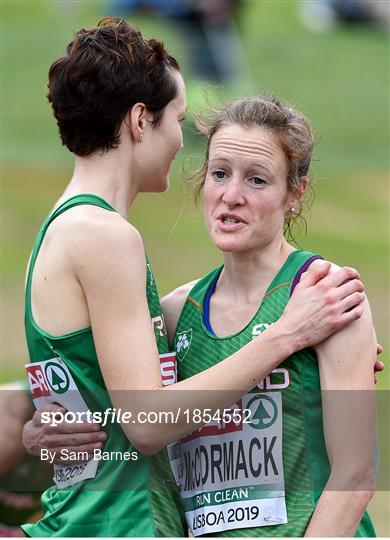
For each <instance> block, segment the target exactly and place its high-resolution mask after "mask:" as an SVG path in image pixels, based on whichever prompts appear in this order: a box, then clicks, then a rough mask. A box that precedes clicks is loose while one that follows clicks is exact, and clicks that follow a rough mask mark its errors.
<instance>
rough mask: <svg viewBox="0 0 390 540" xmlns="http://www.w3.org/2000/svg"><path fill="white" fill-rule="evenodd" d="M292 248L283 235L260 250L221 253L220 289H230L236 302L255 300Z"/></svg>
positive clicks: (262, 292)
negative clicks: (222, 257)
mask: <svg viewBox="0 0 390 540" xmlns="http://www.w3.org/2000/svg"><path fill="white" fill-rule="evenodd" d="M292 251H294V248H293V247H292V246H290V244H288V243H287V241H286V240H285V239H284V238H281V239H278V241H275V242H273V243H272V244H269V245H268V246H265V247H264V248H262V249H261V250H256V251H254V250H253V251H249V252H236V253H224V269H223V272H222V274H221V277H220V279H219V280H218V288H219V289H220V291H221V292H222V291H229V295H230V296H231V297H233V298H235V300H236V301H239V302H240V303H242V302H243V301H247V302H251V301H258V299H259V295H260V296H263V295H264V293H265V291H266V289H267V287H268V286H269V284H270V283H271V281H272V280H273V278H274V277H275V275H276V274H277V272H278V271H279V270H280V268H281V267H282V266H283V264H284V263H285V261H286V259H287V257H288V256H289V254H290V253H291V252H292Z"/></svg>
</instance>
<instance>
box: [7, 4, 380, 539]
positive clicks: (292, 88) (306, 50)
mask: <svg viewBox="0 0 390 540" xmlns="http://www.w3.org/2000/svg"><path fill="white" fill-rule="evenodd" d="M209 1H213V0H209ZM298 7H299V6H298V3H297V2H295V1H292V0H291V1H288V2H285V1H283V2H281V1H277V0H274V1H268V2H266V1H247V2H246V1H243V2H242V3H241V6H240V11H239V18H238V29H239V33H240V36H241V41H242V47H243V50H244V51H245V55H246V58H247V62H248V65H249V66H250V77H249V79H250V80H248V81H247V82H246V83H245V81H244V83H243V84H242V85H241V93H242V88H245V87H246V88H247V92H246V93H254V92H256V91H261V90H265V91H270V92H272V93H274V94H276V95H277V96H279V97H282V98H284V99H287V100H288V101H290V102H291V103H292V104H294V105H296V106H297V107H298V108H300V109H302V110H303V112H304V113H305V114H306V115H307V116H308V117H309V118H310V119H311V120H312V122H313V124H314V127H315V131H316V134H317V138H318V140H319V144H318V146H317V149H316V152H315V160H314V163H313V169H312V172H313V176H314V178H315V191H316V200H315V203H314V205H313V208H312V210H311V211H310V212H309V213H308V216H307V221H308V234H307V236H306V237H304V236H300V237H298V241H299V244H300V245H301V246H302V247H304V248H307V249H310V250H315V251H319V252H321V253H322V254H323V255H324V257H326V258H328V259H330V260H332V261H334V262H336V263H338V264H340V265H343V264H348V265H351V266H355V267H356V268H358V269H359V270H360V272H361V275H362V278H363V280H364V283H365V286H366V292H367V294H368V296H369V299H370V301H371V305H372V310H373V315H374V320H375V326H376V331H377V335H378V341H379V342H380V343H382V345H383V346H384V347H385V352H384V354H383V359H384V361H385V362H386V363H387V359H388V345H389V344H388V329H389V289H388V278H389V266H388V265H389V256H388V255H389V253H388V239H389V221H388V210H389V177H388V158H389V153H388V148H389V132H388V121H389V97H388V96H389V94H388V92H389V79H388V76H389V58H388V34H387V33H386V32H385V31H384V30H380V29H378V28H376V27H373V26H363V25H355V26H353V27H347V26H342V25H335V26H334V27H332V28H331V29H329V30H328V31H327V32H324V33H314V32H311V31H310V30H308V29H307V28H305V27H304V26H303V24H302V22H301V19H300V18H299V17H298ZM1 13H2V59H1V60H2V70H1V77H2V102H1V105H2V144H1V152H2V163H3V166H2V206H1V214H2V232H3V234H2V267H1V268H2V296H3V303H2V326H1V331H2V340H1V342H2V345H1V347H2V348H1V360H2V361H1V381H2V382H5V381H9V380H12V379H14V378H16V377H20V376H23V375H24V374H23V365H24V363H25V362H26V360H27V352H26V347H25V344H24V332H23V295H24V292H23V281H24V272H25V267H26V263H27V259H28V256H29V252H30V249H31V246H32V243H33V240H34V237H35V235H36V233H37V231H38V228H39V226H40V224H41V222H42V220H43V218H44V217H45V215H46V214H47V213H48V212H49V210H50V208H51V207H52V205H53V204H54V202H55V200H56V199H57V198H58V197H59V195H60V194H61V192H62V190H63V189H64V186H65V185H66V183H67V181H68V180H69V178H70V176H71V172H72V156H71V155H70V154H69V152H68V151H67V150H66V149H65V148H63V147H61V145H60V142H59V137H58V135H57V129H56V125H55V122H54V120H53V118H52V116H51V111H50V108H49V105H48V103H47V101H46V98H45V95H46V83H47V72H48V68H49V66H50V64H51V62H52V61H53V60H54V59H55V58H56V57H57V56H59V55H60V54H62V52H63V50H64V47H65V44H66V43H68V42H69V41H70V39H71V37H72V32H73V30H76V29H78V28H80V27H88V26H94V25H95V24H96V22H97V20H98V19H99V18H101V17H102V16H104V15H110V14H111V13H110V7H109V4H108V2H94V1H88V2H87V1H86V2H64V1H61V2H60V1H51V2H46V1H40V2H34V1H28V2H23V1H17V2H16V1H15V2H13V1H12V2H11V1H4V0H3V1H2V2H1ZM130 19H131V20H132V21H134V22H136V23H137V25H138V26H139V27H140V28H141V30H142V32H143V33H144V34H145V35H146V36H147V37H156V38H159V39H162V40H163V41H164V42H165V43H166V45H167V48H168V50H169V51H170V52H171V53H172V54H173V55H174V56H176V57H177V58H178V59H179V61H180V63H181V64H182V65H183V68H184V69H183V70H184V74H185V75H186V76H187V82H188V86H189V87H191V88H193V81H191V73H190V70H189V67H188V58H187V57H186V53H185V50H184V47H183V42H182V35H181V34H180V33H179V32H178V29H177V27H175V26H174V25H173V24H172V23H171V24H170V23H168V22H167V21H166V20H164V21H162V20H159V19H158V18H156V17H152V16H150V15H147V14H145V13H143V14H142V13H138V12H136V13H134V14H132V16H131V18H130ZM245 84H246V86H245ZM212 93H213V92H212ZM214 94H215V92H214V93H213V95H214ZM224 95H225V96H227V97H230V96H232V97H238V93H237V90H234V88H233V87H232V88H226V89H225V90H224ZM190 98H191V94H190ZM191 105H192V102H191V99H190V100H189V107H190V108H191ZM184 137H185V147H184V149H183V150H182V152H181V155H180V156H179V157H178V158H177V159H176V161H175V167H174V170H173V173H172V175H171V188H170V190H169V192H168V193H166V194H164V195H141V196H140V197H139V200H137V201H136V204H135V206H134V208H133V209H132V210H131V214H130V220H131V221H132V222H133V223H134V224H135V225H136V226H138V227H139V229H140V230H141V231H142V233H143V236H144V240H145V244H146V248H147V251H148V254H149V257H150V258H151V261H152V265H153V268H154V272H155V274H156V277H157V280H158V283H159V288H160V293H161V294H164V293H167V292H168V291H169V290H171V289H172V288H174V287H176V286H178V285H180V284H182V283H184V282H186V281H189V280H192V279H195V278H196V277H198V276H200V275H202V274H204V273H205V272H206V271H208V270H210V269H211V268H212V267H213V266H215V265H216V264H218V263H219V261H220V258H221V257H220V255H219V254H218V253H217V252H216V250H215V249H214V248H213V246H212V245H211V243H210V241H209V240H208V238H207V235H206V232H205V230H204V227H203V223H202V216H201V211H200V210H197V209H196V207H195V205H194V203H193V197H192V194H191V192H190V190H189V189H188V188H186V186H185V182H184V181H183V174H182V167H183V166H184V168H185V169H186V170H191V167H193V166H195V165H199V164H200V163H201V161H202V154H203V146H204V143H203V142H202V140H200V139H199V138H197V137H196V136H195V135H194V134H193V132H192V126H191V123H190V122H187V123H186V124H185V128H184ZM389 373H390V367H389V366H387V369H386V372H385V373H384V374H382V375H380V377H379V379H380V380H379V383H378V388H380V389H382V390H383V394H385V390H387V389H389ZM381 402H382V403H386V402H387V400H386V399H381ZM387 424H388V411H386V410H383V411H382V414H381V411H379V429H380V439H381V447H382V450H381V455H382V465H381V469H380V475H381V478H382V479H381V481H380V485H381V486H382V489H384V487H383V486H385V487H386V486H389V478H388V463H387V464H386V460H387V459H388V451H387V449H388V433H389V432H388V427H387ZM383 476H387V478H386V479H384V478H383ZM387 505H388V492H385V491H382V492H379V493H378V494H377V495H376V496H375V499H374V501H373V503H372V504H371V507H372V510H371V511H372V515H373V517H374V521H375V524H376V527H377V532H378V534H379V535H382V536H384V535H388V534H390V528H389V523H388V519H389V518H388V507H387Z"/></svg>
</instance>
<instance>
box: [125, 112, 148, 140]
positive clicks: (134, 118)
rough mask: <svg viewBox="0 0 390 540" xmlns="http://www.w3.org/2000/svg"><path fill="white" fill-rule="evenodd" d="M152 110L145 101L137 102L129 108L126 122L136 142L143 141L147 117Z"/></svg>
mask: <svg viewBox="0 0 390 540" xmlns="http://www.w3.org/2000/svg"><path fill="white" fill-rule="evenodd" d="M149 116H150V112H149V111H148V109H147V108H146V105H145V103H136V104H135V105H133V106H132V108H131V109H129V110H128V112H127V114H126V116H125V124H126V126H127V127H128V128H129V129H130V133H131V136H132V138H133V140H134V141H135V142H141V141H142V137H143V133H144V130H145V126H146V123H147V119H148V117H149Z"/></svg>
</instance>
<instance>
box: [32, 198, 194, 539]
mask: <svg viewBox="0 0 390 540" xmlns="http://www.w3.org/2000/svg"><path fill="white" fill-rule="evenodd" d="M81 204H83V205H94V206H99V207H100V208H103V209H106V210H107V211H111V212H114V211H115V210H114V209H113V208H112V207H111V206H110V205H109V204H108V203H106V202H105V201H104V200H102V199H101V198H100V197H97V196H95V195H79V196H76V197H72V198H71V199H69V200H68V201H66V202H65V203H64V204H62V205H61V206H60V207H59V208H58V209H56V210H55V211H54V212H53V214H52V215H50V216H49V217H48V218H47V219H46V220H45V222H44V224H43V226H42V228H41V230H40V231H39V234H38V237H37V240H36V242H35V245H34V249H33V253H32V258H31V264H30V270H29V275H28V280H27V287H26V314H25V327H26V337H27V344H28V349H29V354H30V362H40V361H43V360H48V359H50V358H52V357H53V356H60V357H61V358H62V360H63V361H64V362H65V363H66V365H67V367H68V368H69V370H70V372H71V373H72V376H73V378H74V380H75V382H76V385H77V387H78V389H79V391H80V392H81V394H82V396H83V398H84V400H85V402H86V403H87V405H88V407H89V408H90V409H91V410H92V411H104V410H105V409H107V408H109V407H112V403H111V400H110V397H109V395H108V392H107V389H106V387H105V384H104V380H103V377H102V373H101V371H100V368H99V363H98V359H97V355H96V350H95V345H94V341H93V335H92V331H91V328H90V327H89V328H84V329H81V330H79V331H76V332H71V333H69V334H66V335H62V336H51V335H50V334H48V333H47V332H44V331H43V330H42V329H40V328H39V327H38V326H37V324H36V323H35V321H34V320H33V317H32V313H31V276H32V272H33V270H34V265H35V261H36V258H37V255H38V252H39V248H40V246H41V243H42V240H43V238H44V235H45V233H46V230H47V228H48V227H49V225H50V223H51V222H52V221H53V220H54V219H55V218H56V217H57V216H59V215H60V214H61V213H62V212H65V211H66V210H68V209H69V208H72V207H74V206H76V205H81ZM146 264H147V283H146V292H147V300H148V304H149V311H150V315H151V317H152V318H153V317H157V316H160V315H161V307H160V301H159V296H158V291H157V287H156V284H155V281H154V278H153V274H152V272H151V269H150V265H149V263H148V262H146ZM155 334H156V341H157V346H158V349H159V352H160V353H165V352H167V351H168V343H167V337H166V332H165V333H164V332H160V331H159V330H157V329H156V331H155ZM161 334H162V335H161ZM104 429H105V430H106V431H107V432H108V441H107V443H106V444H105V447H104V450H106V451H123V452H125V451H129V452H131V451H132V450H134V448H133V447H132V445H131V444H130V442H129V441H128V439H127V438H126V436H125V434H124V433H123V431H122V429H121V427H120V425H118V424H116V423H115V424H108V425H107V426H106V427H105V428H104ZM138 456H139V457H138V460H136V461H124V460H123V461H103V460H101V461H100V462H99V467H98V472H97V474H96V477H95V478H92V479H90V480H84V481H82V482H79V483H77V484H75V485H73V486H71V487H69V488H65V489H61V490H59V489H57V487H56V486H54V487H52V488H50V489H49V490H47V491H46V492H45V493H44V494H43V496H42V505H43V510H44V513H45V515H44V517H43V519H41V520H40V521H39V522H38V523H36V524H34V525H24V526H23V529H24V531H25V532H26V533H27V534H28V535H30V536H43V537H47V536H76V537H80V536H81V537H83V536H87V537H102V536H103V537H104V536H108V537H110V536H111V537H119V536H124V537H130V536H131V537H133V536H142V537H145V536H146V537H150V536H184V535H185V529H184V528H183V525H182V516H181V514H180V508H181V506H180V500H179V496H178V493H177V490H176V488H175V484H174V481H173V478H172V474H171V471H170V468H169V464H168V459H167V453H166V450H162V451H161V452H159V453H158V454H157V455H155V456H151V457H148V456H143V455H142V454H140V453H139V454H138Z"/></svg>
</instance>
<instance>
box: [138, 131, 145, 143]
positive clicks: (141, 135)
mask: <svg viewBox="0 0 390 540" xmlns="http://www.w3.org/2000/svg"><path fill="white" fill-rule="evenodd" d="M143 136H144V134H143V133H141V134H140V136H139V142H142V137H143Z"/></svg>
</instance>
